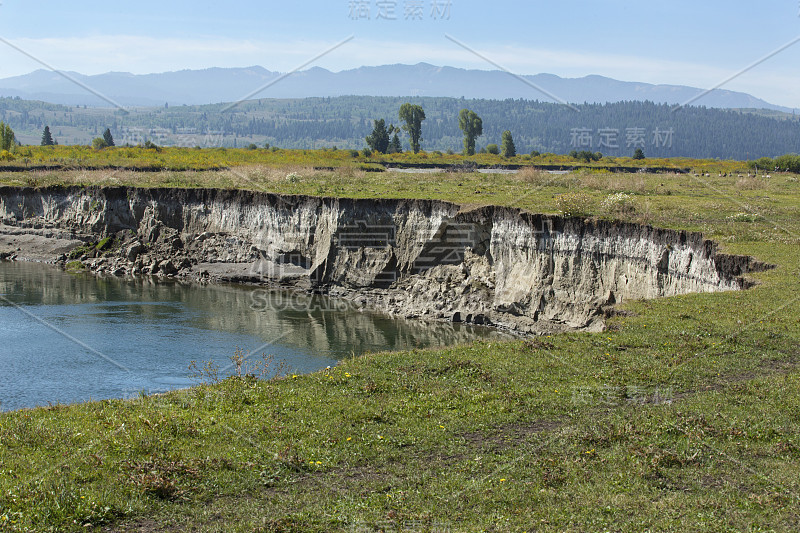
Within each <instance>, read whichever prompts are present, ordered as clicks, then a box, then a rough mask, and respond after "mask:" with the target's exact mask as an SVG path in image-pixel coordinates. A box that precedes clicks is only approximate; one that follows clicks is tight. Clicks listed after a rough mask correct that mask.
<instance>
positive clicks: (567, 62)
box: [0, 0, 800, 108]
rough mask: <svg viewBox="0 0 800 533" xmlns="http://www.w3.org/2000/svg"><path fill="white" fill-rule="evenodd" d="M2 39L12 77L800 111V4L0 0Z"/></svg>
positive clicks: (3, 63)
mask: <svg viewBox="0 0 800 533" xmlns="http://www.w3.org/2000/svg"><path fill="white" fill-rule="evenodd" d="M447 36H450V37H451V38H452V39H454V40H455V41H457V42H458V43H461V44H462V45H463V46H462V45H459V44H457V43H456V42H454V41H453V40H451V39H448V37H447ZM351 37H352V39H350V40H348V41H347V42H346V43H344V44H341V43H342V42H343V41H345V40H347V39H348V38H351ZM0 39H2V41H0V78H5V77H9V76H16V75H21V74H26V73H29V72H31V71H33V70H36V69H39V68H44V67H43V65H42V63H44V64H47V65H49V66H50V67H52V68H55V69H58V70H64V71H74V72H80V73H82V74H101V73H104V72H110V71H117V72H132V73H135V74H147V73H154V72H166V71H173V70H183V69H202V68H210V67H247V66H253V65H260V66H262V67H264V68H266V69H268V70H273V71H281V72H289V71H292V70H294V69H296V68H297V67H299V66H301V65H306V67H305V68H310V67H312V66H319V67H323V68H327V69H329V70H333V71H340V70H347V69H353V68H358V67H360V66H364V65H385V64H394V63H405V64H416V63H419V62H426V63H431V64H434V65H439V66H445V65H446V66H453V67H461V68H473V69H482V70H493V69H496V68H497V66H496V65H499V66H501V67H502V68H504V69H506V70H509V71H511V72H514V73H516V74H538V73H550V74H556V75H558V76H562V77H570V78H575V77H582V76H587V75H591V74H599V75H602V76H608V77H611V78H615V79H619V80H624V81H640V82H647V83H658V84H674V85H690V86H695V87H700V88H704V89H706V88H711V87H715V86H717V85H719V84H720V83H722V82H723V81H725V82H726V83H725V84H724V85H722V88H725V89H729V90H734V91H742V92H747V93H750V94H752V95H754V96H757V97H759V98H763V99H764V100H767V101H769V102H771V103H774V104H779V105H784V106H787V107H794V108H800V68H799V67H800V0H760V1H759V2H754V1H752V0H748V1H741V0H729V1H725V2H723V1H718V0H703V1H698V0H694V1H691V2H690V1H687V0H670V1H667V0H661V1H652V0H639V1H629V0H603V1H598V0H590V1H587V0H561V1H560V2H552V1H551V2H543V1H540V0H531V1H527V2H510V1H505V0H494V1H493V2H478V1H473V0H396V1H393V0H325V1H321V0H320V1H316V0H291V1H290V0H286V1H281V2H274V1H252V0H239V1H237V2H218V1H217V2H208V1H204V0H194V1H191V2H190V1H185V0H167V1H161V2H156V1H153V0H138V1H135V2H109V1H108V0H105V1H80V0H76V1H74V2H63V1H62V0H40V1H38V2H31V0H26V1H23V0H0ZM795 40H797V42H794V43H793V44H790V43H792V42H793V41H795ZM8 43H11V44H13V45H14V46H15V47H17V48H19V49H21V50H22V51H23V52H24V53H23V52H20V51H19V50H17V49H15V48H13V47H12V46H9V44H8ZM337 45H339V46H337ZM787 45H788V46H787ZM467 48H468V49H467ZM781 48H784V49H783V50H782V51H780V52H778V53H774V52H776V51H777V50H779V49H781ZM773 53H774V55H772V54H773ZM768 56H770V57H768ZM312 60H313V61H312ZM762 60H763V61H762ZM754 63H758V64H756V65H754ZM748 67H749V68H748ZM729 78H731V79H730V81H727V80H728V79H729ZM511 81H513V79H511ZM537 96H538V95H536V94H532V95H531V98H536V97H537Z"/></svg>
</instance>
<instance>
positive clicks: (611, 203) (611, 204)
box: [600, 192, 636, 216]
mask: <svg viewBox="0 0 800 533" xmlns="http://www.w3.org/2000/svg"><path fill="white" fill-rule="evenodd" d="M600 209H601V210H602V211H603V212H604V213H605V214H607V215H610V216H630V215H633V214H635V213H636V205H635V201H634V198H633V195H632V194H626V193H624V192H618V193H616V194H609V195H608V196H606V198H605V200H603V203H601V204H600Z"/></svg>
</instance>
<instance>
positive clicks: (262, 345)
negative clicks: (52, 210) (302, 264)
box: [0, 263, 505, 410]
mask: <svg viewBox="0 0 800 533" xmlns="http://www.w3.org/2000/svg"><path fill="white" fill-rule="evenodd" d="M0 294H2V295H3V300H2V301H0V324H2V327H1V328H0V365H1V366H2V368H3V369H4V370H3V372H2V373H0V402H2V403H0V409H2V410H8V409H17V408H21V407H30V406H34V405H46V404H47V403H50V402H52V403H56V402H75V401H85V400H88V399H101V398H115V397H124V396H132V395H135V394H138V392H139V391H145V392H149V393H152V392H160V391H165V390H169V389H172V388H176V387H184V386H187V385H190V384H191V381H190V380H189V379H188V364H189V361H190V360H192V359H197V360H214V361H217V362H218V363H220V364H221V365H222V366H225V365H226V364H227V363H228V357H229V356H230V355H231V354H232V353H233V350H234V349H235V347H236V346H240V347H242V348H243V349H244V350H245V351H246V352H251V351H252V352H256V353H261V352H265V353H268V354H274V355H275V357H276V359H280V360H284V361H285V362H286V363H287V364H288V365H290V366H291V368H292V369H294V370H295V371H296V372H310V371H314V370H318V369H320V368H324V367H326V366H328V365H334V364H336V362H337V361H338V360H340V359H342V358H344V357H348V356H350V355H351V354H357V355H358V354H362V353H364V352H367V351H379V350H401V349H408V348H414V347H427V346H438V345H449V344H455V343H461V342H469V341H472V340H475V339H477V338H498V337H503V338H504V337H505V336H504V335H503V334H501V333H499V332H495V331H492V330H489V329H485V328H475V327H469V326H466V325H460V324H448V323H440V322H428V321H417V320H395V319H391V318H387V317H385V316H382V315H378V314H374V313H369V312H361V311H358V310H356V309H353V308H351V307H349V306H348V305H346V304H344V303H343V302H341V301H337V300H332V299H328V298H325V297H320V296H313V297H312V296H309V295H305V294H296V293H287V292H285V291H283V292H277V291H271V292H266V291H263V289H257V288H248V287H240V286H219V285H213V286H197V285H190V284H181V283H178V282H170V281H156V280H150V279H139V280H132V279H125V280H123V279H117V278H97V277H95V276H92V275H89V274H68V273H65V272H63V271H61V270H58V269H56V268H54V267H51V266H47V265H38V264H31V263H0ZM9 302H13V303H14V304H17V305H19V306H21V307H22V308H23V309H24V310H25V311H28V313H29V314H26V313H25V312H23V311H21V310H20V309H18V308H15V307H14V306H13V305H11V303H9ZM254 304H255V305H254ZM31 315H33V316H35V317H38V318H39V319H40V320H37V319H35V318H33V317H32V316H31Z"/></svg>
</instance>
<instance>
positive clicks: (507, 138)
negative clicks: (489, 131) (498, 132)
mask: <svg viewBox="0 0 800 533" xmlns="http://www.w3.org/2000/svg"><path fill="white" fill-rule="evenodd" d="M500 144H501V147H500V152H501V153H502V154H503V157H514V156H515V155H517V147H516V146H514V138H513V137H512V136H511V132H510V131H509V130H506V131H504V132H503V137H502V142H501V143H500Z"/></svg>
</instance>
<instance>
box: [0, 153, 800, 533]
mask: <svg viewBox="0 0 800 533" xmlns="http://www.w3.org/2000/svg"><path fill="white" fill-rule="evenodd" d="M231 152H234V151H233V150H228V153H231ZM241 152H243V153H244V152H246V151H241ZM301 152H302V151H301ZM271 154H272V153H271ZM245 155H246V154H245ZM328 155H330V152H327V153H326V154H325V155H324V157H327V156H328ZM336 155H337V157H339V156H343V157H350V155H349V154H346V153H345V152H342V153H340V154H336ZM313 157H319V158H320V159H322V158H323V154H314V155H313ZM442 157H448V156H442ZM209 158H211V156H209ZM461 159H463V158H460V156H459V160H461ZM343 161H347V160H345V159H343ZM273 163H274V162H273ZM673 164H676V165H677V164H678V163H673ZM703 164H706V163H703ZM707 164H708V167H701V166H700V163H697V162H695V163H694V164H691V165H688V166H690V167H692V168H696V169H698V170H701V169H702V170H706V171H708V172H710V173H711V175H710V176H702V175H701V176H694V175H693V174H677V173H676V174H670V173H663V174H650V173H635V174H613V173H610V172H607V171H604V170H602V169H583V170H580V171H576V172H572V173H568V174H563V175H553V174H549V173H546V172H542V171H538V170H535V169H525V170H523V171H522V172H521V173H519V174H516V175H485V174H479V173H437V174H400V173H394V172H380V173H377V172H368V171H365V170H363V169H360V168H359V167H358V165H352V164H349V163H348V164H342V165H327V164H323V163H322V162H320V161H317V160H316V159H315V160H313V161H305V160H303V159H302V158H298V160H297V161H294V160H292V161H282V162H280V164H277V163H275V164H271V163H270V162H267V161H258V162H255V163H253V162H250V163H247V164H245V163H243V164H241V165H233V164H226V165H224V166H225V169H223V170H213V171H212V170H202V169H200V170H190V171H174V170H173V171H169V170H165V171H162V172H135V171H133V170H131V169H120V170H114V171H111V170H82V169H80V168H75V169H72V170H69V169H67V170H62V171H35V172H6V173H0V184H4V185H28V186H45V185H62V184H76V185H87V186H88V185H132V186H141V187H145V186H147V187H150V186H159V187H230V188H246V189H253V190H262V191H270V192H279V193H286V194H310V195H320V196H336V197H353V198H375V197H392V198H401V197H402V198H435V199H442V200H448V201H453V202H458V203H460V204H463V205H464V206H465V209H468V208H470V207H473V206H479V205H486V204H499V205H508V206H514V207H519V208H522V209H527V210H531V211H535V212H545V213H557V212H559V211H566V210H569V211H571V212H574V213H579V214H581V215H584V216H593V217H601V218H611V219H619V220H628V221H634V222H641V223H646V224H652V225H656V226H662V227H671V228H681V229H689V230H697V231H702V232H704V233H705V234H706V235H707V236H708V237H710V238H713V239H715V240H716V241H717V242H719V243H720V247H721V248H722V250H723V251H725V252H728V253H736V254H749V255H753V256H755V257H756V258H757V259H759V260H761V261H765V262H768V263H772V264H774V265H776V268H775V269H772V270H769V271H766V272H761V273H757V274H752V275H751V276H750V277H751V278H752V279H754V280H755V281H757V283H758V284H757V285H756V286H755V287H754V288H753V289H750V290H748V291H742V292H729V293H718V294H696V295H686V296H680V297H674V298H667V299H660V300H651V301H640V302H627V303H625V304H623V305H621V306H619V308H618V314H617V316H615V317H613V318H611V319H610V320H609V321H608V327H607V329H606V331H604V332H603V333H596V334H588V333H568V334H562V335H556V336H552V337H537V338H532V339H526V340H518V341H511V342H503V343H495V342H493V343H488V342H477V343H474V344H471V345H465V346H454V347H444V348H439V349H430V350H413V351H408V352H398V353H378V354H370V355H367V356H364V357H359V358H354V359H351V360H347V361H343V362H342V363H341V364H340V365H339V366H337V367H335V368H332V369H329V370H326V371H322V372H318V373H314V374H310V375H294V374H289V375H288V376H284V377H282V378H280V379H273V380H269V381H264V380H256V379H252V378H247V377H231V378H228V379H224V380H221V381H219V382H216V383H204V384H200V385H198V386H196V387H194V388H191V389H187V390H181V391H175V392H172V393H168V394H164V395H158V396H141V397H139V398H137V399H133V400H108V401H100V402H94V403H86V404H80V405H70V406H62V405H58V406H51V407H46V408H39V409H32V410H22V411H16V412H7V413H0V531H187V530H198V531H201V530H202V531H364V532H373V531H374V532H377V531H420V532H422V531H448V532H455V531H576V532H577V531H592V532H593V531H636V532H640V531H731V532H733V531H751V532H761V531H797V530H798V529H800V183H798V176H796V175H790V174H773V175H772V176H771V177H769V178H766V177H761V176H757V177H747V176H746V170H743V172H744V175H743V176H742V177H739V175H738V174H739V171H738V169H736V168H734V167H733V166H731V167H730V168H722V167H720V166H719V165H724V164H726V163H719V162H715V163H714V164H716V165H718V166H717V167H712V163H711V162H707ZM731 165H732V164H731ZM740 165H741V166H742V168H743V164H740ZM322 166H334V167H337V168H336V169H335V170H315V169H314V167H318V168H319V167H322ZM680 166H683V164H682V163H681V164H680ZM198 168H199V167H198ZM722 172H725V173H727V174H728V175H727V176H721V175H719V174H720V173H722ZM731 172H733V173H734V174H733V175H731ZM234 348H235V347H231V353H232V354H233V350H234ZM203 358H204V354H197V359H198V360H203Z"/></svg>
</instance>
